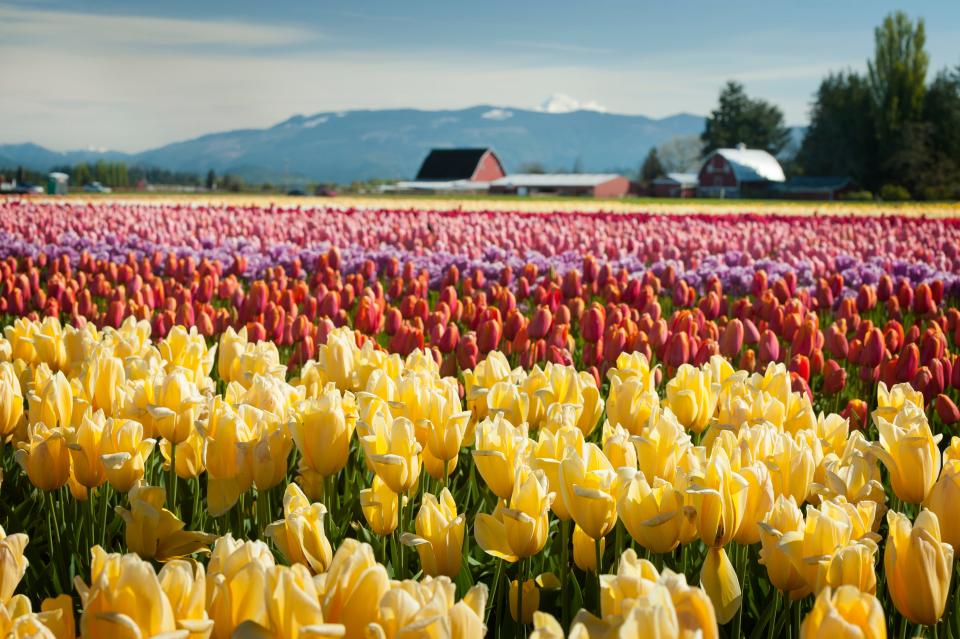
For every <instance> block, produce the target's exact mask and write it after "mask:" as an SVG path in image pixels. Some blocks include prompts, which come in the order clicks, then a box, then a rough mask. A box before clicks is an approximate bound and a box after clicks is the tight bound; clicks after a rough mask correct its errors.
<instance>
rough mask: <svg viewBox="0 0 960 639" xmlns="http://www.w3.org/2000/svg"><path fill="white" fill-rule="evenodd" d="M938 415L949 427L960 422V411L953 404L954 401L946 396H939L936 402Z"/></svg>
mask: <svg viewBox="0 0 960 639" xmlns="http://www.w3.org/2000/svg"><path fill="white" fill-rule="evenodd" d="M936 407H937V415H939V416H940V419H941V420H942V421H943V423H944V424H947V425H948V426H949V425H951V424H955V423H957V422H960V409H958V408H957V405H956V404H954V403H953V400H952V399H950V398H949V397H947V396H946V395H944V394H942V393H941V394H940V395H937V400H936Z"/></svg>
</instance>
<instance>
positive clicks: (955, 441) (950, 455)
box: [943, 435, 960, 465]
mask: <svg viewBox="0 0 960 639" xmlns="http://www.w3.org/2000/svg"><path fill="white" fill-rule="evenodd" d="M950 461H960V437H958V436H957V435H954V436H953V437H951V438H950V445H949V446H947V447H946V449H944V451H943V464H944V465H946V464H947V462H950Z"/></svg>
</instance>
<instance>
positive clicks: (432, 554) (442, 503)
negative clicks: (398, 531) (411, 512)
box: [400, 488, 466, 578]
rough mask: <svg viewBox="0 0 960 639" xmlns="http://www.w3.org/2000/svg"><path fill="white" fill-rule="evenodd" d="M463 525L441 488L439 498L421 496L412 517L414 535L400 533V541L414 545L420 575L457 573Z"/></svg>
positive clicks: (453, 504) (452, 576)
mask: <svg viewBox="0 0 960 639" xmlns="http://www.w3.org/2000/svg"><path fill="white" fill-rule="evenodd" d="M465 527H466V521H465V520H464V517H463V515H458V514H457V503H456V502H455V501H454V499H453V495H451V494H450V491H449V490H447V489H446V488H444V489H443V491H441V493H440V498H439V499H437V498H436V497H434V496H433V495H432V494H430V493H427V494H425V495H424V496H423V503H422V504H421V506H420V512H418V513H417V519H416V529H417V534H416V535H412V534H410V533H404V534H403V536H402V537H401V538H400V541H401V542H402V543H405V544H407V545H410V546H414V547H416V549H417V553H418V554H419V555H420V565H421V566H422V568H423V572H424V574H426V575H429V576H431V577H437V576H440V575H446V576H447V577H450V578H454V577H456V576H457V574H458V573H459V572H460V562H461V559H462V556H463V533H464V529H465Z"/></svg>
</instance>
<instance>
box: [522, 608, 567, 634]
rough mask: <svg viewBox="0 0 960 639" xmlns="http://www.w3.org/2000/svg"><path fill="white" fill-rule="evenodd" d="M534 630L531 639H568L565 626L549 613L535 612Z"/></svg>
mask: <svg viewBox="0 0 960 639" xmlns="http://www.w3.org/2000/svg"><path fill="white" fill-rule="evenodd" d="M533 628H534V630H533V632H532V633H530V639H566V634H565V633H564V632H563V626H561V625H560V622H559V621H557V620H556V618H554V616H553V615H551V614H549V613H546V612H540V611H537V612H534V613H533Z"/></svg>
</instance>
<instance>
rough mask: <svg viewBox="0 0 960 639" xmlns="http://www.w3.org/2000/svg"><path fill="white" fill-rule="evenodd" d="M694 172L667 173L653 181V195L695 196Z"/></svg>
mask: <svg viewBox="0 0 960 639" xmlns="http://www.w3.org/2000/svg"><path fill="white" fill-rule="evenodd" d="M698 184H699V182H698V181H697V174H696V173H667V174H666V175H662V176H660V177H658V178H657V179H656V180H654V181H653V196H654V197H696V195H697V185H698Z"/></svg>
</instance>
